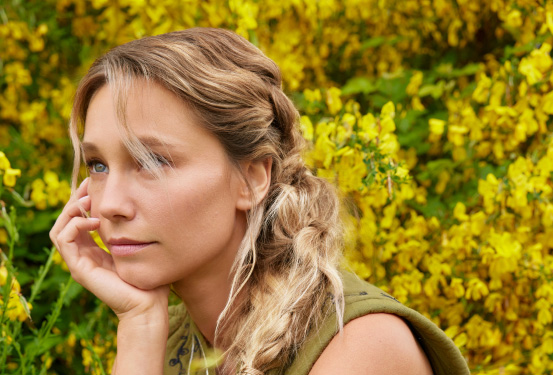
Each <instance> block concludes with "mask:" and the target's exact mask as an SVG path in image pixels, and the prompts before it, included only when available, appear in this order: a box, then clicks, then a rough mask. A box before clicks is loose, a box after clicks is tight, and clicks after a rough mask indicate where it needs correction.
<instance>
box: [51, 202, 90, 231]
mask: <svg viewBox="0 0 553 375" xmlns="http://www.w3.org/2000/svg"><path fill="white" fill-rule="evenodd" d="M90 207H91V200H90V197H89V196H88V195H86V196H84V197H82V198H80V199H79V200H78V201H76V202H69V203H67V204H66V205H65V207H64V208H63V211H62V212H61V214H60V215H59V216H58V219H57V220H56V222H55V224H54V226H53V227H52V229H51V230H50V239H51V240H52V242H54V238H56V237H57V236H58V234H59V232H61V231H62V230H63V228H65V226H66V225H67V224H68V223H69V221H70V220H71V219H72V218H74V217H78V216H84V217H88V214H87V211H90Z"/></svg>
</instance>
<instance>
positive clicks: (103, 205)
mask: <svg viewBox="0 0 553 375" xmlns="http://www.w3.org/2000/svg"><path fill="white" fill-rule="evenodd" d="M103 185H104V186H103V189H102V193H101V196H100V200H99V204H98V212H99V214H100V215H101V216H103V217H105V218H106V219H108V220H110V221H121V220H132V219H133V218H134V216H135V213H136V206H135V201H134V199H133V197H132V193H131V190H130V189H129V184H128V182H127V179H126V178H125V176H124V175H123V174H115V173H109V174H108V176H107V177H106V180H105V181H104V184H103Z"/></svg>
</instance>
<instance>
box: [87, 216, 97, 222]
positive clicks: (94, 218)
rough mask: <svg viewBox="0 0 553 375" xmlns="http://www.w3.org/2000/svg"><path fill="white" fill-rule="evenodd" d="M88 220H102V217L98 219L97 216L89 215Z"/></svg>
mask: <svg viewBox="0 0 553 375" xmlns="http://www.w3.org/2000/svg"><path fill="white" fill-rule="evenodd" d="M88 220H92V221H100V219H98V218H97V217H89V218H88Z"/></svg>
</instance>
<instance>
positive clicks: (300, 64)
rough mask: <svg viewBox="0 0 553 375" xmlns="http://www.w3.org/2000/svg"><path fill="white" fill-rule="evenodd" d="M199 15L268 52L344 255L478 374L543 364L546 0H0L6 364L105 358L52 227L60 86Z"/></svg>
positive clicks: (101, 363)
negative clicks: (325, 188) (331, 194)
mask: <svg viewBox="0 0 553 375" xmlns="http://www.w3.org/2000/svg"><path fill="white" fill-rule="evenodd" d="M194 26H209V27H222V28H227V29H231V30H234V31H236V32H237V33H238V34H240V35H242V36H244V37H245V38H247V39H248V40H250V41H251V42H252V43H253V44H255V45H256V46H258V47H259V48H260V49H261V50H263V51H264V52H265V53H266V54H267V55H268V56H269V57H271V58H272V59H274V60H275V62H276V63H277V64H278V65H279V66H280V68H281V70H282V73H283V77H284V89H285V91H286V92H287V94H288V95H289V96H290V97H291V98H292V99H293V100H294V102H295V103H296V105H297V107H298V108H299V110H300V112H301V114H302V118H301V128H302V132H303V134H304V136H305V138H306V139H307V140H308V143H309V150H308V151H307V152H306V154H305V158H306V160H307V162H308V163H309V165H310V166H311V167H312V168H313V170H314V171H315V173H316V174H317V175H319V176H321V177H324V178H327V179H329V180H331V181H333V182H334V183H335V184H337V186H338V187H339V191H340V193H341V195H342V198H343V200H344V202H345V204H344V206H345V209H344V221H345V223H346V246H345V254H346V257H345V263H346V264H347V265H348V266H349V267H351V268H352V269H353V270H355V272H357V274H358V275H359V276H361V277H362V278H364V279H366V280H368V281H370V282H371V283H373V284H375V285H377V286H379V287H381V288H383V289H385V290H386V291H388V292H389V293H391V294H392V295H394V296H395V297H396V298H397V299H399V300H400V301H401V302H403V303H405V304H406V305H408V306H409V307H412V308H414V309H416V310H418V311H420V312H421V313H423V314H424V315H426V316H428V317H429V318H430V319H431V320H433V321H434V322H435V323H436V324H438V325H439V326H441V327H442V328H443V329H444V330H445V331H446V333H447V335H448V336H450V337H451V338H452V339H453V340H454V342H455V344H456V345H457V346H458V347H459V348H460V350H461V352H462V353H463V355H464V356H465V357H466V359H467V361H468V363H469V366H470V368H471V370H472V371H473V373H474V374H482V375H483V374H498V375H499V374H552V373H553V324H552V321H553V316H552V309H551V304H553V252H552V248H553V202H552V199H553V189H552V188H553V183H552V176H553V174H552V172H553V143H552V139H551V138H552V136H551V129H552V127H553V121H552V117H551V115H552V114H553V90H552V88H553V75H552V74H551V72H552V65H553V60H552V57H551V56H552V55H551V49H552V44H553V2H552V1H537V0H536V1H534V0H470V1H469V0H401V1H399V0H396V1H393V0H351V1H336V0H320V1H310V0H278V1H277V0H265V1H257V0H226V1H222V0H221V1H219V0H213V1H199V0H186V1H179V0H60V1H52V0H43V1H23V0H1V1H0V204H1V207H0V208H1V210H2V211H1V212H2V214H1V216H0V249H1V265H0V288H2V294H1V296H0V309H1V311H0V323H1V327H0V329H1V333H0V372H1V373H2V374H20V373H21V374H22V373H32V374H83V373H90V374H105V373H109V372H110V371H111V366H112V362H113V359H114V356H115V347H116V342H115V338H116V334H115V332H116V321H115V318H114V317H113V316H112V314H111V313H110V311H108V310H109V309H108V308H106V307H105V306H104V305H103V304H101V303H100V302H98V301H97V300H96V299H95V298H94V296H92V295H90V294H89V293H88V292H87V291H85V290H83V288H82V287H80V286H79V285H78V284H76V283H74V282H72V281H71V280H70V277H69V273H68V272H67V268H66V267H65V265H64V264H63V261H62V259H61V258H60V257H59V255H58V254H57V252H56V251H55V249H53V248H52V247H51V243H50V240H49V238H48V231H49V229H50V227H51V226H52V225H53V223H54V221H55V219H56V217H57V215H58V214H59V213H60V211H61V209H62V207H63V205H64V203H65V202H66V201H67V200H68V198H69V195H70V187H69V186H70V183H69V179H70V171H71V164H72V157H73V156H72V149H71V146H70V142H69V139H68V136H67V124H68V119H69V115H70V111H71V105H72V99H73V95H74V92H75V88H76V86H77V84H78V82H79V79H80V78H81V77H82V76H83V75H84V74H85V72H86V71H87V69H88V67H89V66H90V65H91V63H92V62H93V61H94V59H96V58H97V57H99V56H100V55H102V54H103V53H104V52H106V51H107V50H109V49H110V48H111V47H113V46H116V45H119V44H122V43H125V42H127V41H130V40H133V39H136V38H140V37H144V36H148V35H156V34H160V33H165V32H170V31H174V30H180V29H185V28H189V27H194Z"/></svg>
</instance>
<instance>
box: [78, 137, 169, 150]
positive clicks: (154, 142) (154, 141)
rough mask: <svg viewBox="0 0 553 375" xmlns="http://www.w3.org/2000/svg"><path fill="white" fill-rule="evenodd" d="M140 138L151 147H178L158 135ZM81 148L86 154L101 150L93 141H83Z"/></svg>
mask: <svg viewBox="0 0 553 375" xmlns="http://www.w3.org/2000/svg"><path fill="white" fill-rule="evenodd" d="M138 140H139V141H140V143H142V144H143V145H144V146H146V147H147V148H150V149H152V148H160V147H161V148H164V149H167V150H174V149H177V148H178V146H177V145H176V144H173V143H170V142H167V141H163V140H161V139H159V138H157V137H151V136H145V137H139V138H138ZM81 149H82V151H83V152H84V153H85V154H86V153H89V152H99V151H100V149H99V148H98V146H96V144H95V143H92V142H81Z"/></svg>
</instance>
